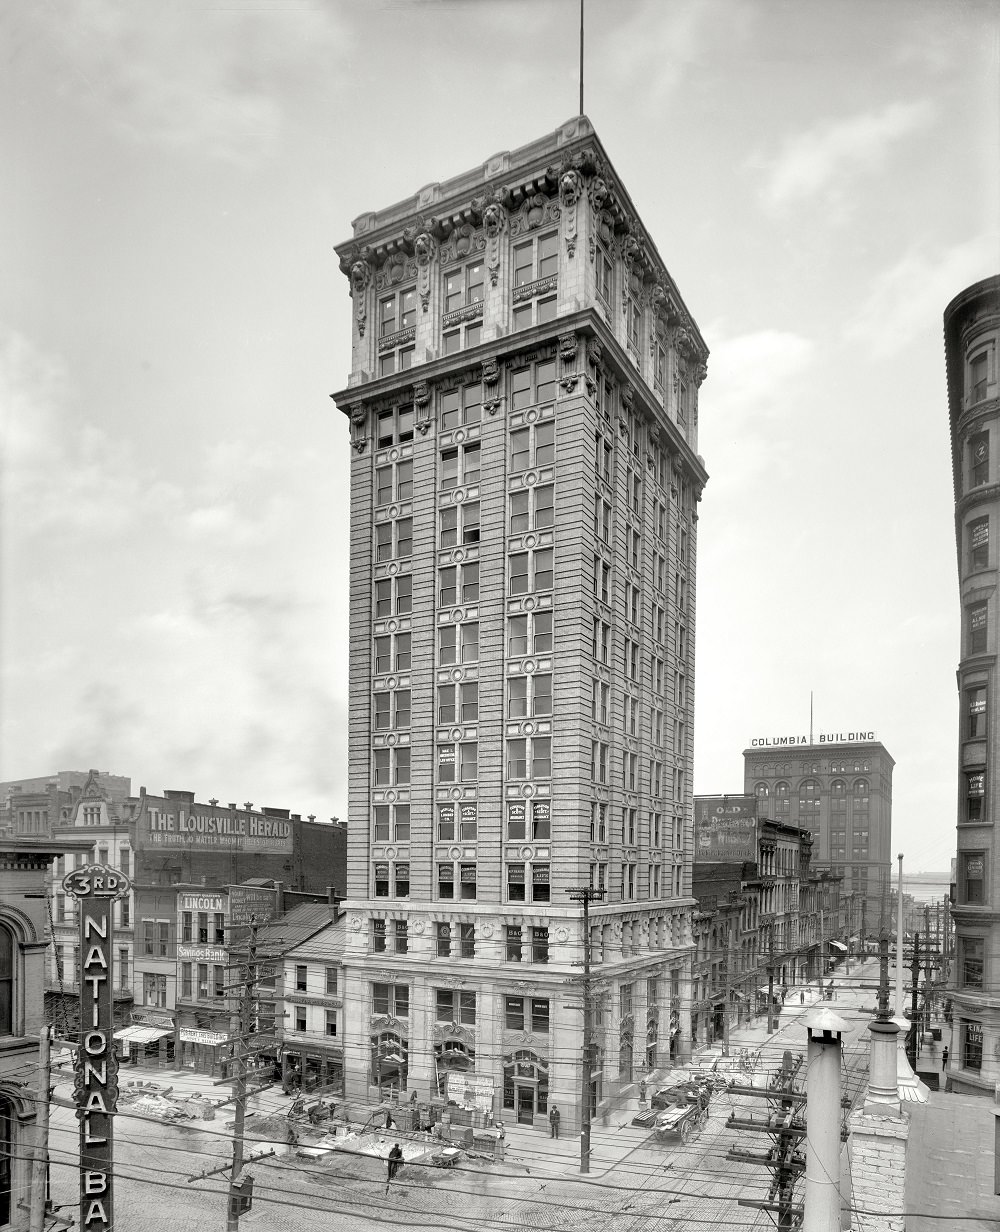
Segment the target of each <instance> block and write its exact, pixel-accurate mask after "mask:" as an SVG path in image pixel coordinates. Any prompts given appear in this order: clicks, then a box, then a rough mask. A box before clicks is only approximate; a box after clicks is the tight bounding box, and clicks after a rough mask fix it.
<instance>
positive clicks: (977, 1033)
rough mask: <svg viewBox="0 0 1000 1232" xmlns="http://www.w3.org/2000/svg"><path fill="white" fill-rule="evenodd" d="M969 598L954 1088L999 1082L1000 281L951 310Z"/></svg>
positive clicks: (947, 335)
mask: <svg viewBox="0 0 1000 1232" xmlns="http://www.w3.org/2000/svg"><path fill="white" fill-rule="evenodd" d="M944 345H945V359H946V361H947V375H948V415H949V421H950V424H951V461H952V471H953V475H954V484H955V546H956V549H957V554H958V589H959V599H960V602H961V615H962V624H961V637H962V644H961V650H960V654H959V664H958V698H959V732H958V766H957V773H958V801H957V804H958V810H957V812H958V825H957V829H958V844H957V846H958V852H957V859H956V868H955V887H954V892H953V896H952V908H951V912H952V919H953V920H954V923H955V962H954V963H953V965H952V971H951V984H952V987H951V988H950V989H949V994H950V996H951V999H952V1023H951V1029H952V1039H951V1044H950V1061H949V1068H950V1073H949V1085H950V1087H951V1088H952V1089H953V1090H956V1091H964V1092H968V1093H977V1094H991V1093H992V1092H993V1090H994V1088H995V1085H996V1083H997V1082H1000V1061H998V1058H1000V841H998V839H997V834H996V829H997V827H996V821H997V816H998V812H1000V810H998V808H997V800H998V798H1000V766H998V761H1000V759H998V757H997V747H998V746H997V733H998V731H1000V702H998V696H1000V684H998V681H997V637H998V634H997V630H998V626H1000V599H998V594H997V581H998V578H1000V574H998V572H997V548H996V546H995V545H996V542H997V539H998V537H1000V462H998V458H1000V372H998V368H997V364H998V355H1000V277H994V278H987V279H985V280H984V281H982V282H977V283H975V284H974V285H973V286H971V287H966V289H965V290H964V291H962V292H961V294H960V295H956V297H955V298H954V299H953V300H952V301H951V303H950V304H949V305H948V307H947V308H946V309H945V312H944Z"/></svg>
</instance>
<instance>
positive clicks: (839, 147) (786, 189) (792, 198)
mask: <svg viewBox="0 0 1000 1232" xmlns="http://www.w3.org/2000/svg"><path fill="white" fill-rule="evenodd" d="M934 116H935V108H934V107H933V105H932V104H931V103H930V102H929V101H927V100H919V101H917V102H913V103H889V104H888V105H887V106H885V107H882V108H881V109H880V110H878V111H867V112H864V113H862V114H860V115H856V116H851V117H849V118H847V119H840V120H828V121H825V122H824V123H822V124H818V125H816V126H815V127H813V128H811V129H808V130H807V131H805V132H800V133H796V134H793V135H792V136H790V137H788V138H787V139H786V140H785V143H784V146H783V148H782V149H781V151H780V152H779V153H778V154H777V155H776V156H775V157H774V158H770V159H767V158H764V159H761V160H760V162H761V164H762V165H763V167H764V169H765V171H766V172H767V180H766V183H765V184H764V186H763V189H762V197H763V201H764V205H765V206H766V207H767V208H768V209H770V210H774V211H780V210H783V209H785V208H786V207H787V206H790V205H793V204H794V203H795V202H796V201H799V200H802V199H803V198H808V197H813V196H815V195H816V194H818V193H821V192H823V191H825V190H828V189H829V190H836V189H837V188H838V187H839V186H840V185H841V183H842V182H843V180H844V179H845V178H846V177H848V176H851V175H854V174H857V173H858V172H862V171H871V170H872V169H877V168H878V165H879V164H880V162H881V161H882V160H883V158H884V157H885V155H886V153H887V152H888V150H889V149H890V147H891V146H892V145H894V144H895V143H896V142H898V141H900V140H902V139H903V138H905V137H908V136H910V135H911V134H912V133H915V132H917V131H919V130H920V129H922V128H926V127H927V126H928V125H929V124H930V123H931V121H932V120H933V119H934Z"/></svg>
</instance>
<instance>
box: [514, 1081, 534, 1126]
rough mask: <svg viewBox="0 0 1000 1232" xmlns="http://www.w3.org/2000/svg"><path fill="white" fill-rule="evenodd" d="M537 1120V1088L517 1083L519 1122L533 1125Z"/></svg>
mask: <svg viewBox="0 0 1000 1232" xmlns="http://www.w3.org/2000/svg"><path fill="white" fill-rule="evenodd" d="M534 1120H535V1088H534V1087H533V1086H532V1087H523V1086H521V1085H520V1083H518V1084H517V1123H518V1125H531V1124H533V1123H534Z"/></svg>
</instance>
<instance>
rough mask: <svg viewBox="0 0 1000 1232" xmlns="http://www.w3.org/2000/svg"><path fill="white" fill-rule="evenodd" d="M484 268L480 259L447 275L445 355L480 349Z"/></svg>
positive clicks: (445, 280)
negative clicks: (464, 347) (476, 347)
mask: <svg viewBox="0 0 1000 1232" xmlns="http://www.w3.org/2000/svg"><path fill="white" fill-rule="evenodd" d="M485 285H486V283H485V277H484V265H483V261H482V260H481V259H480V260H478V261H470V262H469V263H468V264H467V265H462V266H459V267H458V268H456V269H452V270H448V271H447V272H446V273H445V275H444V304H443V308H444V318H443V327H444V353H445V355H454V354H455V353H456V352H457V351H460V350H461V349H462V347H463V346H466V347H471V346H476V345H477V344H478V343H479V342H481V341H482V336H483V292H484V290H485Z"/></svg>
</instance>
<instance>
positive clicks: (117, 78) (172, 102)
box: [25, 0, 351, 163]
mask: <svg viewBox="0 0 1000 1232" xmlns="http://www.w3.org/2000/svg"><path fill="white" fill-rule="evenodd" d="M25 13H26V14H27V16H26V17H25V20H27V21H30V22H32V23H33V25H34V27H35V30H36V31H37V32H38V35H39V37H40V38H41V39H43V40H44V41H45V43H46V44H47V45H48V46H49V47H55V48H58V49H59V52H60V54H61V55H62V57H63V59H64V61H65V74H64V76H63V79H62V88H63V89H64V90H67V91H69V92H72V93H73V94H75V95H77V96H78V97H79V99H80V100H81V102H82V103H83V104H84V105H85V106H88V107H90V108H92V109H95V110H97V111H98V112H99V113H100V114H101V116H102V118H103V119H104V121H105V123H107V124H108V125H109V126H111V127H114V128H116V129H117V130H118V131H120V132H122V133H124V134H126V135H127V136H128V137H129V138H130V139H132V140H133V141H135V142H137V143H148V142H151V143H153V144H156V145H161V146H168V147H172V148H175V149H185V150H195V151H196V152H199V153H204V154H207V155H209V156H212V157H216V158H219V159H223V160H227V161H230V162H237V163H253V162H256V161H257V160H258V159H259V158H260V157H261V156H262V155H263V154H266V153H267V152H269V151H270V150H271V149H272V148H273V147H274V145H275V144H276V142H277V140H278V137H279V135H280V133H281V129H282V106H283V103H282V102H279V99H281V98H282V96H283V95H284V96H287V95H288V94H289V93H290V92H294V91H295V90H296V88H297V87H299V86H301V84H302V81H303V80H304V79H307V78H310V77H312V76H315V75H318V74H320V73H321V72H322V73H329V72H330V71H331V70H333V69H334V67H335V65H336V64H337V63H338V62H339V61H340V60H341V59H342V57H343V55H344V54H345V53H346V52H347V51H348V50H349V48H350V45H351V38H350V36H349V34H348V33H347V29H346V26H345V24H344V23H343V22H342V21H341V20H340V18H339V17H338V15H337V13H336V12H335V10H334V8H333V6H331V5H329V4H309V3H304V4H296V5H294V6H281V5H277V6H273V7H272V6H270V5H268V6H260V7H257V6H254V5H250V4H247V3H245V2H244V3H242V4H241V3H236V4H232V5H224V6H221V7H220V6H212V5H203V4H193V5H187V4H153V3H134V2H133V0H127V2H122V0H87V2H86V3H83V4H74V5H68V6H51V5H31V6H29V9H28V10H25Z"/></svg>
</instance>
